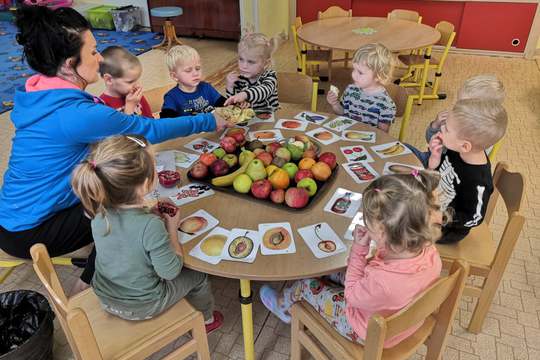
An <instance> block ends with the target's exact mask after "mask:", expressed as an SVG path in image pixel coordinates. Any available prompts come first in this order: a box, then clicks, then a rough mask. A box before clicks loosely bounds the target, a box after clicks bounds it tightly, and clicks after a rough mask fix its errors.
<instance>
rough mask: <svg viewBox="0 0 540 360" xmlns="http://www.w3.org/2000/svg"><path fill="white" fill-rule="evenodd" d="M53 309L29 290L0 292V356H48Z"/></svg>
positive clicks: (44, 359) (40, 359)
mask: <svg viewBox="0 0 540 360" xmlns="http://www.w3.org/2000/svg"><path fill="white" fill-rule="evenodd" d="M53 319H54V312H53V311H52V310H51V307H50V306H49V302H48V301H47V299H46V298H45V296H43V295H41V294H40V293H38V292H35V291H31V290H15V291H9V292H5V293H1V294H0V360H15V359H17V360H19V359H32V360H52V348H53V333H54V325H53Z"/></svg>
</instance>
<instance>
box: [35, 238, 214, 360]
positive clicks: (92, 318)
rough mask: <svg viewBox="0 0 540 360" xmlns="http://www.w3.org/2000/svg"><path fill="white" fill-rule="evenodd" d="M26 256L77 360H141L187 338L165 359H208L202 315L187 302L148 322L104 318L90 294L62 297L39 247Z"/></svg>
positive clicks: (59, 285)
mask: <svg viewBox="0 0 540 360" xmlns="http://www.w3.org/2000/svg"><path fill="white" fill-rule="evenodd" d="M30 253H31V255H32V259H33V264H34V270H35V272H36V274H37V276H38V277H39V279H40V280H41V282H42V283H43V285H44V287H45V290H46V291H47V293H48V295H49V300H50V303H51V305H52V308H53V310H54V313H55V314H56V316H57V317H58V320H59V322H60V326H61V327H62V329H63V330H64V332H65V334H66V338H67V340H68V343H69V345H70V346H71V349H72V350H73V354H74V356H75V358H76V359H78V360H102V359H116V360H128V359H133V360H134V359H145V358H147V357H148V356H150V355H152V354H153V353H155V352H157V351H159V350H160V349H161V348H163V347H164V346H166V345H167V344H169V343H171V342H172V341H174V340H176V339H177V338H178V337H180V336H182V335H184V334H187V333H188V332H191V338H190V339H189V340H188V341H187V342H186V343H185V344H184V345H182V346H181V347H179V348H177V349H175V350H174V351H173V352H172V353H170V354H169V355H167V356H165V357H164V358H163V359H169V360H172V359H184V358H186V357H188V356H189V355H191V354H193V353H197V355H198V358H199V359H208V360H209V359H210V354H209V350H208V340H207V337H206V330H205V327H204V319H203V316H202V313H200V312H199V311H196V310H195V309H194V308H193V307H192V306H191V305H190V304H189V303H188V302H187V301H186V300H181V301H180V302H178V303H177V304H175V305H174V306H172V307H171V308H170V309H168V310H166V311H165V312H163V313H162V314H160V315H158V316H156V317H154V318H152V319H149V320H141V321H128V320H123V319H121V318H119V317H116V316H113V315H111V314H108V313H107V312H105V311H104V310H103V309H102V308H101V304H100V302H99V299H98V298H97V296H96V294H95V293H94V291H93V290H92V289H91V288H90V289H87V290H84V291H82V292H81V293H79V294H77V295H75V296H72V297H71V298H68V297H66V295H65V293H64V290H63V289H62V285H61V284H60V281H59V280H58V276H57V274H56V271H55V270H54V267H53V265H52V262H51V259H50V257H49V254H48V253H47V249H46V248H45V246H44V245H43V244H36V245H34V246H32V248H31V249H30Z"/></svg>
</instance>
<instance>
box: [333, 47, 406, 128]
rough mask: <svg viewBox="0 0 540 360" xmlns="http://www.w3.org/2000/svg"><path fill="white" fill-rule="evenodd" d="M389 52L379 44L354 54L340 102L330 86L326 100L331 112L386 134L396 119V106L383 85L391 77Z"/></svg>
mask: <svg viewBox="0 0 540 360" xmlns="http://www.w3.org/2000/svg"><path fill="white" fill-rule="evenodd" d="M392 61H393V60H392V53H391V52H390V50H388V49H387V48H386V47H384V46H383V45H381V44H367V45H364V46H362V47H360V48H359V49H358V50H357V51H356V53H355V54H354V57H353V60H352V63H353V72H352V79H353V81H354V83H353V84H350V85H349V86H347V88H346V89H345V91H344V92H343V95H342V96H341V100H340V99H339V97H338V90H337V88H336V87H334V86H333V87H332V88H331V90H330V91H328V94H327V96H326V100H327V101H328V103H329V104H330V106H332V109H333V110H334V112H335V113H336V114H338V115H343V116H346V117H348V118H351V119H353V120H357V121H360V122H363V123H366V124H369V125H373V126H376V127H377V128H379V129H381V130H383V131H385V132H388V130H389V129H390V124H392V122H394V117H395V116H396V105H395V104H394V101H393V100H392V98H391V97H390V95H388V92H387V91H386V89H385V87H384V84H386V83H387V82H388V81H389V80H390V77H391V71H392Z"/></svg>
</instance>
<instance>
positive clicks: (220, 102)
mask: <svg viewBox="0 0 540 360" xmlns="http://www.w3.org/2000/svg"><path fill="white" fill-rule="evenodd" d="M225 100H227V99H226V98H225V97H224V96H220V97H219V99H217V100H216V103H215V104H214V107H222V106H223V105H225Z"/></svg>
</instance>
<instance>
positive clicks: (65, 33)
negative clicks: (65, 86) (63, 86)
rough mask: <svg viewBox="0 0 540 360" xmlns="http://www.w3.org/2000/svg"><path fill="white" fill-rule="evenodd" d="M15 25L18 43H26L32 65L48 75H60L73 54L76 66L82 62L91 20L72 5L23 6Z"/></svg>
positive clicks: (25, 55) (74, 65)
mask: <svg viewBox="0 0 540 360" xmlns="http://www.w3.org/2000/svg"><path fill="white" fill-rule="evenodd" d="M15 24H16V25H17V28H18V29H19V32H18V34H17V42H18V43H19V44H20V45H22V46H23V57H24V58H25V59H26V61H27V62H28V65H30V67H31V68H32V69H34V70H36V71H37V72H39V73H41V74H43V75H46V76H56V74H57V73H58V70H59V69H60V68H61V66H62V64H64V62H65V61H66V59H68V58H70V57H73V58H74V59H75V62H74V64H73V69H75V68H76V67H77V66H78V65H79V63H80V60H81V59H80V52H81V48H82V46H83V41H82V34H83V32H84V31H86V30H90V24H89V23H88V21H87V20H86V19H85V18H84V17H83V16H82V15H81V14H79V13H78V12H77V11H75V10H73V9H72V8H58V9H56V10H51V9H49V8H47V7H46V6H21V7H20V8H19V9H17V14H16V16H15Z"/></svg>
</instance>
